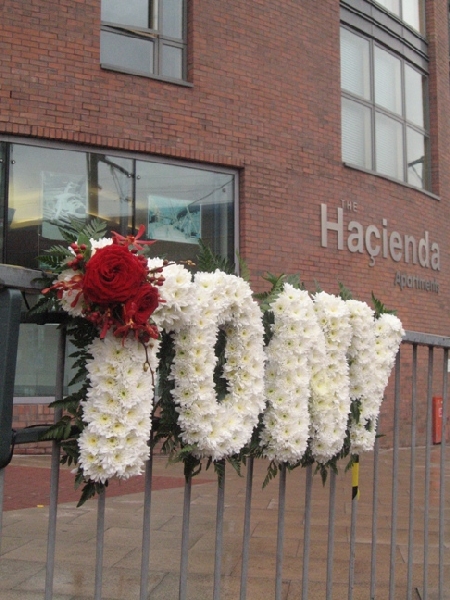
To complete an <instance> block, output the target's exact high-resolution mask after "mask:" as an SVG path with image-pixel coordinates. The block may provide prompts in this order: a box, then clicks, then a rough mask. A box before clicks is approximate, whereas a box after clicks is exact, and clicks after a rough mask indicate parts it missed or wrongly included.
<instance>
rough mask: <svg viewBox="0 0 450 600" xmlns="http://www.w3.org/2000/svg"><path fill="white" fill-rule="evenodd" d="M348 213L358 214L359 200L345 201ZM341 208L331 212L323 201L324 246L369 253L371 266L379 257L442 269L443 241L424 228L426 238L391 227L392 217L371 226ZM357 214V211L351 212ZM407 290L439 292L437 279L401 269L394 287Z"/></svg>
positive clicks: (432, 268) (322, 230) (322, 236)
mask: <svg viewBox="0 0 450 600" xmlns="http://www.w3.org/2000/svg"><path fill="white" fill-rule="evenodd" d="M343 207H344V208H346V210H347V211H348V212H351V213H356V212H357V208H358V204H357V203H356V202H343ZM343 207H338V208H337V209H333V211H331V210H330V211H329V210H328V207H327V205H326V204H321V206H320V214H321V245H322V247H323V248H330V247H331V248H332V247H334V248H336V249H337V250H347V251H349V252H352V253H360V254H367V255H368V257H369V266H370V267H374V266H375V265H376V262H377V260H380V259H386V260H392V261H394V262H395V263H404V264H407V265H408V264H409V265H417V266H419V267H421V268H423V269H430V270H431V271H440V269H441V265H440V253H439V244H438V243H437V242H435V241H433V240H432V238H430V233H429V232H428V231H427V230H424V232H423V235H422V237H420V238H418V237H416V236H413V235H410V234H408V233H404V232H399V231H395V230H391V229H390V227H389V222H388V219H384V218H383V219H381V221H380V222H378V223H371V224H369V225H366V224H363V223H360V222H359V221H357V220H356V219H355V218H351V219H350V220H348V219H344V208H343ZM351 217H353V214H352V215H351ZM397 285H398V286H399V288H400V289H401V290H403V289H418V290H423V291H426V292H435V293H439V283H438V282H437V281H436V279H430V278H428V279H427V278H422V277H419V276H416V275H411V274H409V273H404V272H401V271H397V272H396V275H395V280H394V286H397Z"/></svg>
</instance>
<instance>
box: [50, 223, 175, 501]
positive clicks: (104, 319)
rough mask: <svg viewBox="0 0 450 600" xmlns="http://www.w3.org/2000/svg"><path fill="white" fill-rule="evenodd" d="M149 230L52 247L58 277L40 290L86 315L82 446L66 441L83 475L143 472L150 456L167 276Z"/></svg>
mask: <svg viewBox="0 0 450 600" xmlns="http://www.w3.org/2000/svg"><path fill="white" fill-rule="evenodd" d="M97 225H98V229H95V227H94V229H92V230H91V234H92V235H93V236H95V235H97V237H98V235H99V234H100V233H102V232H104V228H103V226H102V225H101V224H97ZM88 231H89V230H88ZM143 232H144V228H141V229H140V230H139V232H138V235H137V236H135V237H134V236H129V237H124V236H121V235H119V234H117V233H113V234H112V237H111V238H105V237H100V238H98V239H94V238H93V237H88V233H86V234H85V233H79V235H78V237H77V239H76V240H75V241H72V242H71V243H70V245H69V247H68V248H67V249H64V248H61V247H59V248H58V247H57V248H54V249H53V252H52V256H53V257H54V260H55V261H56V263H59V264H56V266H55V265H54V271H55V272H56V273H57V277H56V280H54V281H53V282H52V285H50V286H49V287H47V288H45V289H43V290H42V293H43V294H44V296H46V297H51V298H53V300H55V301H56V302H58V303H59V304H60V306H61V307H62V308H63V309H64V310H65V311H66V312H67V313H68V314H69V315H71V316H72V317H73V318H79V319H83V320H84V321H85V325H81V323H80V321H78V323H79V325H80V330H81V331H82V332H84V334H85V335H83V336H82V337H83V341H84V342H85V343H86V344H87V345H86V347H84V348H82V349H81V350H80V351H79V353H78V356H80V357H82V358H81V359H80V360H79V364H82V366H83V370H84V374H85V375H86V376H87V381H86V383H85V385H84V388H82V395H81V398H80V401H79V403H78V404H77V417H78V418H77V420H76V421H77V425H78V429H79V431H78V435H77V448H76V449H75V450H74V448H73V447H72V448H70V446H68V447H66V450H69V452H70V451H71V452H70V454H69V456H71V457H72V458H74V459H75V460H76V462H77V464H78V474H77V477H78V480H79V481H80V482H81V481H85V482H91V483H99V484H105V483H106V482H107V480H108V479H110V478H111V477H118V478H121V479H126V478H128V477H130V476H131V475H136V474H140V473H142V470H143V466H144V465H145V461H146V460H147V459H148V457H149V446H148V439H149V434H150V416H151V412H152V408H153V397H154V374H155V372H156V368H157V359H156V355H157V350H158V345H159V331H158V328H157V326H156V325H155V324H154V323H153V321H152V320H151V316H152V314H153V313H154V311H155V310H156V309H157V308H158V306H159V305H160V303H161V302H162V298H161V296H160V293H159V289H160V286H161V285H162V281H163V279H162V275H161V271H162V269H161V268H154V269H151V268H150V266H149V265H148V262H147V259H146V258H145V257H144V256H143V254H142V250H143V249H144V247H145V246H148V245H149V244H152V243H153V242H148V241H142V240H140V239H139V238H140V237H141V236H142V234H143ZM44 260H45V259H44ZM47 260H48V257H47ZM75 328H76V324H75ZM86 328H87V331H88V334H87V335H86ZM75 338H76V336H75ZM64 418H65V419H67V417H64ZM63 423H64V424H66V425H67V422H66V421H63ZM89 487H92V486H88V491H89V492H90V491H91V490H89Z"/></svg>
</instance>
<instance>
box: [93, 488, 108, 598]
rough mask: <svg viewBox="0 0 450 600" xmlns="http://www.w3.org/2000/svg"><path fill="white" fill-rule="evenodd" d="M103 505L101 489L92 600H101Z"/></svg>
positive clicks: (103, 495) (103, 494)
mask: <svg viewBox="0 0 450 600" xmlns="http://www.w3.org/2000/svg"><path fill="white" fill-rule="evenodd" d="M105 505H106V493H105V490H104V489H103V490H102V491H101V492H99V494H98V501H97V545H96V553H95V590H94V600H102V582H103V545H104V537H105V536H104V534H105Z"/></svg>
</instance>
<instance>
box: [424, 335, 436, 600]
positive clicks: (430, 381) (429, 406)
mask: <svg viewBox="0 0 450 600" xmlns="http://www.w3.org/2000/svg"><path fill="white" fill-rule="evenodd" d="M433 365H434V354H433V347H432V346H429V347H428V389H427V423H426V441H425V505H424V527H423V592H422V596H423V598H427V597H428V532H429V517H428V511H429V507H430V475H431V467H430V462H431V422H432V403H433V398H432V395H433Z"/></svg>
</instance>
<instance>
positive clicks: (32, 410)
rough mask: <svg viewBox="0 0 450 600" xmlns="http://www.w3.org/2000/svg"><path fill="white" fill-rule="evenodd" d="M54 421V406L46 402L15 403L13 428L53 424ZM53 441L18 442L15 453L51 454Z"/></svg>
mask: <svg viewBox="0 0 450 600" xmlns="http://www.w3.org/2000/svg"><path fill="white" fill-rule="evenodd" d="M52 423H54V411H53V408H49V407H48V406H46V405H44V404H15V405H14V411H13V423H12V426H13V429H16V430H17V429H22V428H23V427H29V426H30V425H51V424H52ZM50 451H51V442H36V443H31V444H18V445H17V446H16V447H15V449H14V452H15V454H49V453H50Z"/></svg>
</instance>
